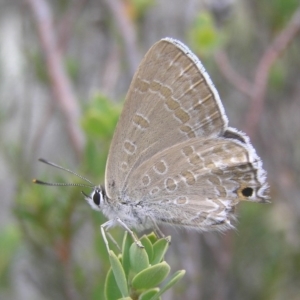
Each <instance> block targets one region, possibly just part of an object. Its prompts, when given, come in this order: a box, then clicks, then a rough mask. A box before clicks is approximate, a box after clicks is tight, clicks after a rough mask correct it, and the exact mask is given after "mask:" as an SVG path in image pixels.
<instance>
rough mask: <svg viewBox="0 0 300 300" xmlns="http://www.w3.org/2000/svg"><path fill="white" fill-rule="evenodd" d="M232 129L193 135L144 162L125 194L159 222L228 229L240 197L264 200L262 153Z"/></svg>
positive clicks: (265, 184) (133, 173) (265, 187)
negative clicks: (212, 134)
mask: <svg viewBox="0 0 300 300" xmlns="http://www.w3.org/2000/svg"><path fill="white" fill-rule="evenodd" d="M230 130H231V131H232V134H231V137H230V138H226V137H218V138H193V139H190V140H188V141H184V142H181V143H178V144H176V145H173V146H172V147H170V148H169V149H167V150H163V151H161V152H159V153H157V154H156V155H154V156H153V157H151V158H150V159H148V160H147V161H144V162H143V163H142V164H141V165H140V166H139V167H138V168H137V169H135V170H134V171H133V172H132V174H131V177H130V181H128V182H127V184H126V186H125V189H124V191H123V199H125V200H126V199H128V201H130V199H139V200H138V201H137V203H138V205H140V206H142V207H143V210H141V211H142V212H143V214H145V216H140V217H141V218H143V217H144V218H145V219H146V217H147V215H148V216H150V217H151V219H152V220H154V221H155V222H157V223H163V222H166V223H168V224H176V225H179V226H180V225H182V226H188V227H195V228H198V229H200V230H201V229H202V230H206V229H212V228H218V229H226V228H228V227H229V226H230V221H229V219H230V216H231V215H232V212H233V211H234V207H235V206H236V205H237V204H238V203H239V202H240V201H254V202H267V201H268V194H267V183H266V176H265V171H264V170H263V169H262V163H261V160H260V158H259V157H258V156H257V155H256V153H255V150H254V149H253V147H252V146H251V144H250V143H249V141H248V138H247V137H246V136H245V135H244V134H242V133H239V132H237V131H236V130H234V129H230ZM233 136H235V138H233ZM238 137H239V138H238Z"/></svg>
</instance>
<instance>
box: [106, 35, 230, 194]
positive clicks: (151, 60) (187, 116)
mask: <svg viewBox="0 0 300 300" xmlns="http://www.w3.org/2000/svg"><path fill="white" fill-rule="evenodd" d="M226 127H227V118H226V116H225V113H224V109H223V106H222V104H221V101H220V99H219V95H218V93H217V91H216V90H215V88H214V86H213V84H212V82H211V80H210V78H209V76H208V75H207V73H206V71H205V69H204V67H203V66H202V64H201V63H200V61H199V60H198V59H197V57H196V56H195V55H194V54H192V53H191V52H190V50H189V49H188V48H187V47H186V46H184V45H183V44H181V43H180V42H178V41H176V40H173V39H164V40H161V41H159V42H157V43H156V44H155V45H154V46H153V47H152V48H151V49H150V50H149V51H148V53H147V54H146V56H145V57H144V59H143V60H142V62H141V64H140V66H139V68H138V70H137V72H136V74H135V76H134V78H133V80H132V83H131V85H130V88H129V91H128V94H127V97H126V100H125V104H124V108H123V111H122V114H121V116H120V120H119V122H118V125H117V127H116V130H115V134H114V137H113V140H112V143H111V147H110V151H109V157H108V161H107V165H106V180H105V187H106V192H107V194H108V197H109V198H110V199H117V198H119V197H120V194H119V191H121V190H122V189H123V188H124V186H125V185H126V183H127V181H128V180H131V173H132V172H133V171H134V170H135V169H137V168H138V167H139V166H140V165H141V164H142V163H143V162H144V161H145V160H147V159H149V158H151V157H152V156H153V155H155V154H156V153H158V152H160V151H161V150H163V149H167V148H169V147H171V146H173V145H174V144H177V143H180V142H184V141H186V140H189V139H191V138H195V137H216V136H219V135H222V134H223V132H224V131H225V129H226ZM129 178H130V179H129Z"/></svg>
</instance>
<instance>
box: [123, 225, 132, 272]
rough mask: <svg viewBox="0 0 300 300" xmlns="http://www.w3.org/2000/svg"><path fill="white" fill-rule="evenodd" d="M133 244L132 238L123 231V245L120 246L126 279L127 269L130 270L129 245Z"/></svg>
mask: <svg viewBox="0 0 300 300" xmlns="http://www.w3.org/2000/svg"><path fill="white" fill-rule="evenodd" d="M132 243H133V240H132V237H131V236H130V234H128V232H127V231H125V234H124V239H123V244H122V254H123V255H122V265H123V269H124V272H125V275H126V277H128V274H129V269H130V255H129V249H130V246H131V244H132Z"/></svg>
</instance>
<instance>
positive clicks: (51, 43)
mask: <svg viewBox="0 0 300 300" xmlns="http://www.w3.org/2000/svg"><path fill="white" fill-rule="evenodd" d="M26 1H27V3H28V5H29V7H30V9H31V10H32V12H33V15H34V17H35V21H36V26H37V29H38V34H39V38H40V43H41V46H42V48H43V51H44V54H45V58H46V66H47V70H48V73H49V77H50V80H51V84H52V89H53V92H54V95H55V98H54V99H55V100H56V101H57V103H58V105H59V106H60V108H61V110H62V113H63V115H64V117H65V122H66V127H67V132H68V135H69V137H70V140H71V143H72V146H73V148H74V149H75V154H76V156H77V158H78V159H80V157H81V155H82V152H83V146H84V137H83V133H82V131H81V129H80V127H79V126H78V125H79V116H80V110H79V107H78V103H77V99H76V97H75V95H74V92H73V90H72V87H71V82H70V80H69V78H68V76H67V74H66V72H65V70H64V67H63V59H62V57H61V53H60V52H59V50H58V45H57V42H56V38H55V35H54V28H53V22H52V16H51V12H50V8H49V7H48V4H47V2H46V1H45V0H26Z"/></svg>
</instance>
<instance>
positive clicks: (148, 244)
mask: <svg viewBox="0 0 300 300" xmlns="http://www.w3.org/2000/svg"><path fill="white" fill-rule="evenodd" d="M140 241H141V243H142V245H143V246H144V247H145V250H146V252H147V254H148V258H149V261H150V262H151V261H152V257H153V246H152V243H151V242H150V240H149V238H148V237H147V236H146V235H144V236H143V237H142V238H141V239H140Z"/></svg>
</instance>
